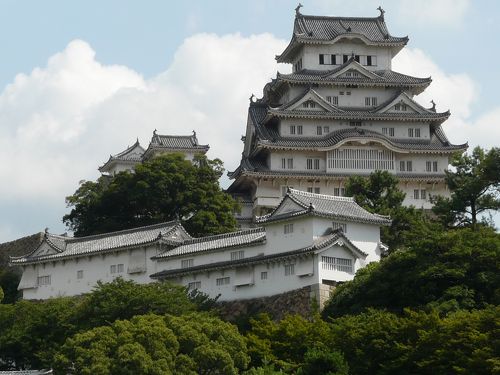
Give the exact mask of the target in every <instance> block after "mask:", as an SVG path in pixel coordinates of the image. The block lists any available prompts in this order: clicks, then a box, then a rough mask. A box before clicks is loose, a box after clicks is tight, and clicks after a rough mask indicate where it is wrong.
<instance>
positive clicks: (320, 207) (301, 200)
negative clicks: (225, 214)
mask: <svg viewBox="0 0 500 375" xmlns="http://www.w3.org/2000/svg"><path fill="white" fill-rule="evenodd" d="M287 201H293V202H294V203H295V204H296V205H297V209H294V210H286V211H283V210H282V209H281V207H282V206H283V205H284V204H285V202H287ZM302 215H315V216H322V217H329V218H335V219H338V220H345V221H350V222H361V223H370V224H378V225H390V224H391V220H390V218H389V217H388V216H381V215H377V214H372V213H370V212H368V211H366V210H365V209H364V208H363V207H361V206H360V205H358V204H357V203H356V202H355V201H354V199H353V198H350V197H337V196H333V195H325V194H314V193H308V192H304V191H300V190H295V189H288V192H287V194H286V195H285V196H284V197H283V199H282V200H281V202H280V204H279V205H278V206H277V207H276V208H275V209H274V210H273V211H272V212H271V213H269V214H267V215H264V216H260V217H257V218H256V219H255V222H256V223H259V224H264V223H269V222H273V221H281V220H287V219H290V218H291V217H297V216H302Z"/></svg>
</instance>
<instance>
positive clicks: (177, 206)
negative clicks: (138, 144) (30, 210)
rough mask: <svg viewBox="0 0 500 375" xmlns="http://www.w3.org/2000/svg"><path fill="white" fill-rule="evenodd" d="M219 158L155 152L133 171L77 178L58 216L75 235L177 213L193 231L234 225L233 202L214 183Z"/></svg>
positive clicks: (145, 222) (227, 228) (171, 217)
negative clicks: (65, 211)
mask: <svg viewBox="0 0 500 375" xmlns="http://www.w3.org/2000/svg"><path fill="white" fill-rule="evenodd" d="M222 172H223V168H222V162H221V161H220V160H218V159H215V160H209V159H207V158H206V157H204V156H199V157H197V158H196V159H195V160H194V162H193V163H191V162H190V161H188V160H185V159H184V157H183V156H182V155H181V154H169V155H162V156H158V157H155V158H153V159H151V160H149V161H147V162H144V163H143V164H139V165H137V166H136V167H135V170H134V172H133V173H132V172H128V171H126V172H120V173H118V174H117V175H115V176H113V177H107V176H103V177H101V178H99V180H98V181H97V182H92V181H85V182H82V183H81V185H80V187H79V188H78V190H77V191H76V192H75V194H73V195H71V196H69V197H67V198H66V203H67V204H68V206H69V207H72V209H71V212H70V213H69V214H67V215H65V216H64V217H63V221H64V223H65V224H66V225H67V226H68V227H69V229H71V230H72V231H74V233H75V235H76V236H84V235H90V234H97V233H105V232H111V231H115V230H121V229H128V228H133V227H138V226H142V225H149V224H155V223H160V222H163V221H169V220H174V219H179V220H181V221H182V223H183V225H184V226H185V228H186V229H187V230H188V231H189V233H190V234H192V235H194V236H200V235H207V234H218V233H224V232H228V231H232V230H235V229H236V227H237V225H236V220H235V219H234V215H233V212H234V210H236V209H237V208H238V207H237V204H236V202H235V201H234V200H233V199H232V198H231V197H230V196H229V195H228V194H226V193H224V192H223V191H222V190H221V188H220V186H219V182H218V180H219V178H220V176H221V175H222Z"/></svg>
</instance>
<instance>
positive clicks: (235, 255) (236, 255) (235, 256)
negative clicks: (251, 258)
mask: <svg viewBox="0 0 500 375" xmlns="http://www.w3.org/2000/svg"><path fill="white" fill-rule="evenodd" d="M244 257H245V251H244V250H239V251H231V260H240V259H243V258H244Z"/></svg>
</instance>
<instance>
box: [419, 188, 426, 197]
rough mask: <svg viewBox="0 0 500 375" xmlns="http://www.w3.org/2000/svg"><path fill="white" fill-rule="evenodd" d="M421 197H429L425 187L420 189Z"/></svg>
mask: <svg viewBox="0 0 500 375" xmlns="http://www.w3.org/2000/svg"><path fill="white" fill-rule="evenodd" d="M420 198H421V199H427V192H426V191H425V189H422V190H420Z"/></svg>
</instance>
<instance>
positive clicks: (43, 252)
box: [29, 239, 59, 258]
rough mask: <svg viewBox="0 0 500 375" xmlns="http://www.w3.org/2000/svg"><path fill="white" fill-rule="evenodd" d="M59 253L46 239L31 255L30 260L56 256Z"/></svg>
mask: <svg viewBox="0 0 500 375" xmlns="http://www.w3.org/2000/svg"><path fill="white" fill-rule="evenodd" d="M57 253H59V251H57V250H56V249H55V248H54V247H53V246H52V245H51V244H50V243H49V242H48V241H47V240H46V239H44V240H43V241H42V243H41V244H40V245H39V246H38V248H37V249H36V250H35V251H34V252H33V253H31V254H30V255H29V257H30V258H37V257H41V256H47V255H54V254H57Z"/></svg>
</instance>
